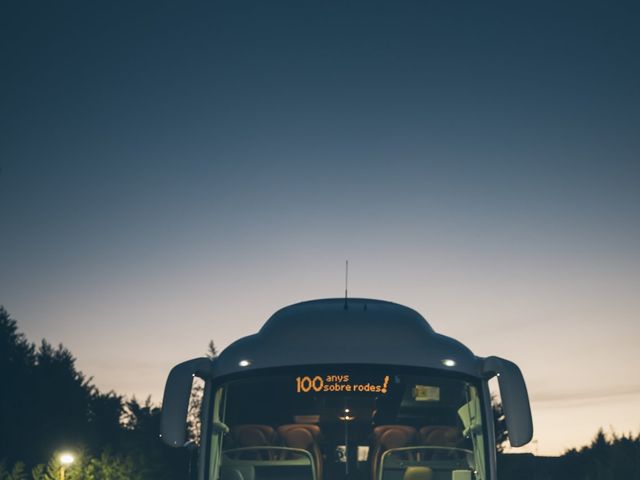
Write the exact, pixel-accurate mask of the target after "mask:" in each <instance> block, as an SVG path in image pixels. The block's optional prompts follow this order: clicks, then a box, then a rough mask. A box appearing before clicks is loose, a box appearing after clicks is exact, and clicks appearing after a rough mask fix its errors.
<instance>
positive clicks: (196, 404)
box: [187, 340, 218, 444]
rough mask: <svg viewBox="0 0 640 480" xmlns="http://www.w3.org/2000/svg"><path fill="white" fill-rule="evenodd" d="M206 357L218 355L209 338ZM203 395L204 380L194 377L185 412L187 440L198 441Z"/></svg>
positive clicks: (211, 357) (212, 357)
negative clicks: (187, 429)
mask: <svg viewBox="0 0 640 480" xmlns="http://www.w3.org/2000/svg"><path fill="white" fill-rule="evenodd" d="M205 355H206V356H207V357H208V358H210V359H214V358H216V357H217V356H218V349H217V348H216V345H215V343H214V342H213V340H209V344H208V345H207V352H206V354H205ZM203 397H204V382H203V381H202V379H200V378H197V377H195V378H194V379H193V384H192V387H191V398H190V399H189V410H188V413H187V423H188V426H189V427H188V428H189V440H190V441H192V442H194V443H196V444H198V443H200V434H201V429H202V428H201V424H202V422H201V420H200V416H201V413H202V399H203Z"/></svg>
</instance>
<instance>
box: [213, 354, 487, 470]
mask: <svg viewBox="0 0 640 480" xmlns="http://www.w3.org/2000/svg"><path fill="white" fill-rule="evenodd" d="M218 392H219V394H218V395H217V396H216V398H217V399H218V400H217V401H218V407H217V408H216V412H217V417H218V418H217V419H216V418H215V416H214V420H216V421H218V422H220V423H221V424H223V425H225V427H228V433H227V434H226V435H224V437H221V438H222V440H221V442H222V444H221V448H219V449H218V450H219V451H218V453H217V455H218V462H217V463H218V464H219V466H220V479H221V480H445V479H446V480H467V479H468V480H470V479H480V480H482V479H483V478H484V477H485V475H484V470H485V464H486V460H485V452H486V451H488V450H487V449H486V446H485V444H484V442H485V441H486V439H485V438H484V437H485V436H484V435H483V419H482V417H483V415H482V408H481V406H482V401H481V400H482V399H481V395H480V394H479V389H478V386H477V385H476V384H475V383H473V381H472V380H470V379H464V378H459V377H456V376H450V375H444V374H442V373H437V372H433V373H425V371H424V370H417V371H416V370H411V369H406V370H403V369H401V368H398V367H393V368H391V367H389V368H387V367H376V368H372V367H371V366H367V367H366V368H365V367H358V366H350V367H344V368H343V367H340V368H338V367H336V366H331V367H325V368H321V367H318V368H305V369H300V370H295V371H292V370H287V371H286V372H281V371H274V372H269V371H267V373H260V374H259V375H253V376H249V377H244V378H239V379H236V380H230V381H228V382H226V383H222V384H221V385H220V387H219V390H218Z"/></svg>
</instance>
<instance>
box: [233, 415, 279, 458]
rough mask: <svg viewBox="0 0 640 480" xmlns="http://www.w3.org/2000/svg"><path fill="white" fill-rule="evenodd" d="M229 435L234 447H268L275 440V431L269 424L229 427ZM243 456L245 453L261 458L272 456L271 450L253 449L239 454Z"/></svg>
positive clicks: (245, 455) (245, 456)
mask: <svg viewBox="0 0 640 480" xmlns="http://www.w3.org/2000/svg"><path fill="white" fill-rule="evenodd" d="M231 436H232V439H233V443H234V445H235V446H236V447H239V448H243V447H269V446H273V445H274V444H275V441H276V432H275V430H274V429H273V427H270V426H269V425H258V424H252V425H237V426H235V427H233V428H232V429H231ZM241 455H242V456H243V457H244V458H248V457H247V455H249V456H251V457H253V458H255V459H261V460H270V459H271V457H272V456H273V454H272V452H268V451H264V452H260V451H257V450H256V451H255V452H245V453H243V454H241Z"/></svg>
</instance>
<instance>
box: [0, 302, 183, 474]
mask: <svg viewBox="0 0 640 480" xmlns="http://www.w3.org/2000/svg"><path fill="white" fill-rule="evenodd" d="M0 385H2V386H3V388H2V395H0V425H2V435H0V460H1V461H2V462H3V464H4V465H5V466H7V467H6V468H7V469H8V468H9V467H8V466H11V468H16V467H14V465H19V464H24V465H23V467H21V468H24V470H25V471H31V469H32V468H34V467H35V466H36V465H39V464H50V463H51V459H52V457H53V456H54V455H55V454H56V452H59V451H60V450H61V449H71V450H75V451H78V452H79V451H82V452H84V457H85V458H87V459H92V460H91V462H93V463H91V465H93V466H92V467H91V468H93V469H94V470H96V471H98V470H99V469H100V468H107V465H106V464H105V462H107V461H110V462H111V463H113V465H119V467H118V468H121V469H122V468H124V467H123V465H127V464H128V463H132V464H133V465H134V466H135V469H136V472H137V473H138V474H140V478H141V479H147V478H148V479H152V478H153V479H154V480H157V479H179V478H185V476H186V472H187V457H186V453H185V452H183V451H180V450H175V449H171V448H169V447H166V446H164V445H163V444H162V443H161V442H160V440H159V438H158V433H159V422H160V409H159V408H158V407H154V406H152V405H151V402H150V400H149V399H148V400H147V401H146V402H145V403H144V404H140V403H138V402H137V401H136V400H135V399H133V400H131V401H128V402H125V401H124V400H123V399H122V397H120V396H119V395H117V394H115V393H113V392H108V393H102V392H100V391H99V390H98V389H97V388H96V387H95V386H94V385H92V383H91V379H89V378H87V377H85V376H84V375H83V373H82V372H80V371H78V370H77V368H76V366H75V359H74V357H73V355H72V354H71V352H69V350H67V349H66V348H64V347H63V346H62V345H59V346H58V347H53V346H52V345H51V344H49V343H47V342H46V341H42V343H41V344H40V345H39V346H36V345H34V344H32V343H30V342H28V341H27V339H26V338H25V336H24V335H23V334H22V333H20V332H18V328H17V325H16V322H15V320H13V319H12V318H11V317H10V316H9V314H8V312H7V311H6V310H5V309H4V308H3V307H1V306H0ZM122 419H124V422H122V421H121V420H122ZM87 461H88V462H89V460H87ZM101 462H102V463H101ZM87 465H89V463H87ZM46 468H53V467H51V466H50V465H49V466H47V467H40V470H42V471H43V472H44V471H45V470H46ZM87 468H89V467H87ZM114 468H116V467H114Z"/></svg>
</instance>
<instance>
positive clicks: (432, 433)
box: [420, 425, 462, 447]
mask: <svg viewBox="0 0 640 480" xmlns="http://www.w3.org/2000/svg"><path fill="white" fill-rule="evenodd" d="M460 440H462V436H461V435H460V430H459V429H457V428H456V427H452V426H449V425H430V426H427V427H422V428H421V429H420V443H421V444H422V445H426V446H433V447H455V446H457V445H458V444H459V443H460Z"/></svg>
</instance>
